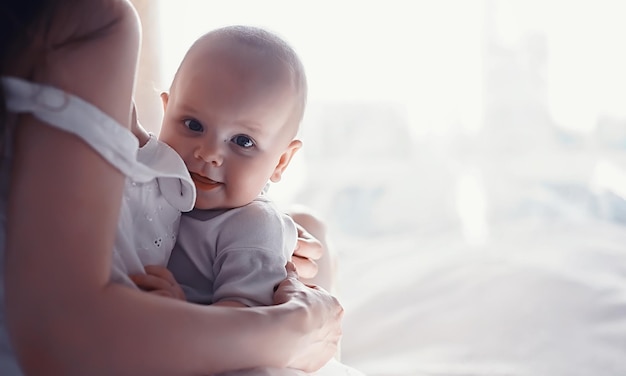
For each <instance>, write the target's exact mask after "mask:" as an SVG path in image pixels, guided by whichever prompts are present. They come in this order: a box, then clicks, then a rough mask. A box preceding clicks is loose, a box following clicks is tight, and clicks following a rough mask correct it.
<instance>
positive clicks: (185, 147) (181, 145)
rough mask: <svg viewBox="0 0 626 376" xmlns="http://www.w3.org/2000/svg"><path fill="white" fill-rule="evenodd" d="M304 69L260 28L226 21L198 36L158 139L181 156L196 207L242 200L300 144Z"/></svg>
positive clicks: (273, 177)
mask: <svg viewBox="0 0 626 376" xmlns="http://www.w3.org/2000/svg"><path fill="white" fill-rule="evenodd" d="M306 92H307V84H306V78H305V74H304V68H303V67H302V63H301V62H300V59H299V58H298V56H297V55H296V53H295V52H294V51H293V49H292V48H291V47H290V46H289V45H288V44H287V43H285V41H283V40H282V39H281V38H279V37H278V36H276V35H274V34H272V33H270V32H267V31H265V30H262V29H259V28H255V27H247V26H232V27H226V28H222V29H217V30H214V31H211V32H209V33H207V34H205V35H203V36H202V37H200V39H198V40H197V41H196V42H195V43H194V44H193V45H192V47H191V48H190V49H189V51H188V52H187V54H186V55H185V57H184V59H183V61H182V63H181V65H180V66H179V68H178V71H177V72H176V75H175V77H174V81H173V82H172V85H171V87H170V92H169V94H167V93H164V94H162V98H163V104H164V108H165V114H164V117H163V125H162V128H161V133H160V135H159V139H160V140H161V141H164V142H165V143H167V144H168V145H170V146H171V147H172V148H174V149H175V150H176V151H177V152H178V153H179V154H180V155H181V157H182V158H183V160H184V161H185V164H186V165H187V169H188V170H189V172H190V174H191V177H192V179H193V181H194V183H195V185H196V188H197V200H196V208H199V209H217V208H221V209H225V208H234V207H239V206H243V205H246V204H247V203H249V202H251V201H252V200H253V199H254V198H255V197H257V196H258V195H259V194H260V193H261V191H262V190H263V188H264V186H265V185H266V184H267V182H268V181H272V182H278V181H279V180H280V178H281V176H282V173H283V171H284V170H285V168H287V165H288V164H289V162H290V161H291V158H292V157H293V155H294V153H295V152H296V151H297V150H298V149H299V148H300V147H301V145H302V143H301V142H300V141H299V140H297V139H295V137H296V135H297V133H298V128H299V125H300V122H301V120H302V116H303V114H304V107H305V103H306Z"/></svg>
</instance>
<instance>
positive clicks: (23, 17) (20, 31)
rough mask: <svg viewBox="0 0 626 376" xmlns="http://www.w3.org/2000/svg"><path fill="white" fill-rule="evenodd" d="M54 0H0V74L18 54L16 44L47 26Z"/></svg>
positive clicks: (0, 132)
mask: <svg viewBox="0 0 626 376" xmlns="http://www.w3.org/2000/svg"><path fill="white" fill-rule="evenodd" d="M55 5H56V4H55V1H54V0H2V4H1V5H0V75H5V74H7V70H8V68H9V65H10V64H9V62H10V60H11V58H14V57H15V56H17V55H18V54H19V52H20V51H19V49H20V46H26V45H28V44H30V43H32V42H33V41H34V38H35V37H36V35H37V30H42V28H48V24H47V22H49V20H50V18H46V17H43V15H45V14H49V13H50V11H51V10H52V8H53V7H54V6H55ZM6 115H7V111H6V103H5V96H4V89H3V88H2V86H0V142H1V143H2V144H1V145H4V137H5V136H6V134H7V130H6V129H5V127H6Z"/></svg>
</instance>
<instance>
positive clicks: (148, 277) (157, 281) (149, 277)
mask: <svg viewBox="0 0 626 376" xmlns="http://www.w3.org/2000/svg"><path fill="white" fill-rule="evenodd" d="M144 270H145V271H146V274H133V275H131V276H130V279H131V280H132V281H133V282H135V284H136V285H137V286H138V287H139V288H140V289H142V290H143V291H147V292H149V293H151V294H156V295H161V296H165V297H168V298H175V299H180V300H187V299H186V297H185V292H184V291H183V289H182V287H180V285H179V284H178V282H176V279H174V276H173V275H172V273H171V272H170V271H169V270H167V268H165V267H163V266H157V265H148V266H146V267H145V268H144Z"/></svg>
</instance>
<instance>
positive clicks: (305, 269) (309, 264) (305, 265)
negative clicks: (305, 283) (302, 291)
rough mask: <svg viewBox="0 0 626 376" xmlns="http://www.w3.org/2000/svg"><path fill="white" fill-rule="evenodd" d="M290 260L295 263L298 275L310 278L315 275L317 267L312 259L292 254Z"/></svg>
mask: <svg viewBox="0 0 626 376" xmlns="http://www.w3.org/2000/svg"><path fill="white" fill-rule="evenodd" d="M291 261H292V262H293V263H294V264H295V266H296V270H297V271H298V275H299V276H300V277H302V278H306V279H311V278H313V277H315V276H316V275H317V272H318V270H319V267H318V265H317V263H316V262H315V261H313V260H312V259H309V258H305V257H300V256H298V255H295V254H294V255H293V257H292V258H291Z"/></svg>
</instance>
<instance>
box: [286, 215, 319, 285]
mask: <svg viewBox="0 0 626 376" xmlns="http://www.w3.org/2000/svg"><path fill="white" fill-rule="evenodd" d="M296 228H297V229H298V243H297V244H296V249H294V252H293V257H292V259H291V261H292V262H293V263H294V265H295V267H296V270H297V271H298V275H299V276H300V277H302V278H306V279H311V278H313V277H315V276H316V275H317V272H318V270H319V268H318V265H317V262H315V261H316V260H319V259H320V258H321V257H322V255H323V254H324V247H323V245H322V243H321V242H320V241H319V240H318V239H316V238H315V237H313V235H311V234H310V233H309V232H308V231H307V230H305V228H304V227H302V226H301V225H300V224H298V223H296Z"/></svg>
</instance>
